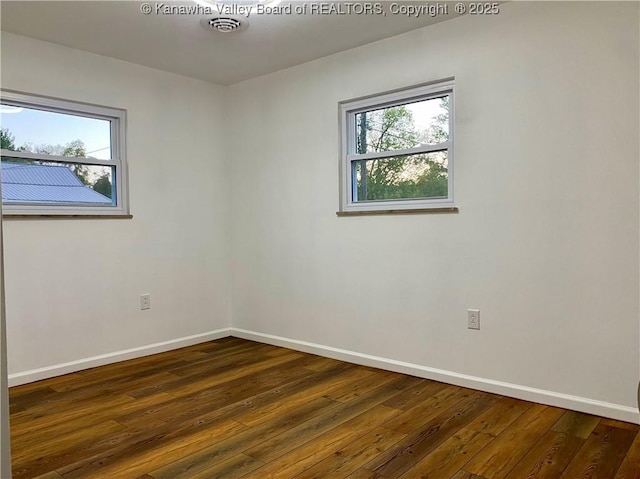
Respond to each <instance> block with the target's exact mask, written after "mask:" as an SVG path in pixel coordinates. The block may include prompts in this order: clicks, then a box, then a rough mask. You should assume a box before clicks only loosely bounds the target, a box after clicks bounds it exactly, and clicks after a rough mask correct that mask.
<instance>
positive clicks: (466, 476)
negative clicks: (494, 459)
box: [451, 471, 487, 479]
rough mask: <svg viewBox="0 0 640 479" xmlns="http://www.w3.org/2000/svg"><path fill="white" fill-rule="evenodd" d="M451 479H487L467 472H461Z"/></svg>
mask: <svg viewBox="0 0 640 479" xmlns="http://www.w3.org/2000/svg"><path fill="white" fill-rule="evenodd" d="M451 479H487V478H486V477H482V476H478V475H477V474H472V473H470V472H467V471H460V472H458V473H457V474H456V475H454V476H452V477H451Z"/></svg>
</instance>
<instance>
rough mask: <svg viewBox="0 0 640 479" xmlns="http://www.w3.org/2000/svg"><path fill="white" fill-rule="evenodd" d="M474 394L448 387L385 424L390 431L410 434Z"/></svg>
mask: <svg viewBox="0 0 640 479" xmlns="http://www.w3.org/2000/svg"><path fill="white" fill-rule="evenodd" d="M472 394H473V393H472V392H471V391H469V390H467V389H462V388H458V387H455V386H447V387H445V388H444V389H442V390H440V391H438V392H437V393H436V394H434V395H433V396H429V397H425V398H423V400H422V401H421V402H419V403H418V404H417V405H416V406H414V407H412V408H411V409H408V410H406V411H404V412H403V413H402V414H398V415H397V416H396V417H394V418H393V419H392V420H390V421H389V422H387V423H386V424H385V426H386V427H388V428H389V429H393V430H394V431H399V432H404V433H406V434H409V433H411V432H413V431H415V430H417V429H419V428H421V427H422V426H424V425H425V424H427V423H428V422H429V421H430V420H431V419H433V418H434V417H437V416H438V415H439V414H441V413H442V412H443V411H446V410H447V409H449V408H450V407H451V406H453V405H455V404H456V403H459V402H461V401H463V400H465V399H467V398H468V397H469V396H471V395H472Z"/></svg>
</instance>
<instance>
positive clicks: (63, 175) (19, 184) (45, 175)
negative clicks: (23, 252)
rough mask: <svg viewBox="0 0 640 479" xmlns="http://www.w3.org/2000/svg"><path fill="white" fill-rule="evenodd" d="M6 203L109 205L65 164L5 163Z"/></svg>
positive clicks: (3, 169)
mask: <svg viewBox="0 0 640 479" xmlns="http://www.w3.org/2000/svg"><path fill="white" fill-rule="evenodd" d="M2 202H3V203H48V204H56V203H82V204H85V205H110V204H112V203H111V200H110V199H109V198H107V197H106V196H104V195H103V194H100V193H98V192H97V191H94V190H92V189H91V188H89V187H88V186H86V185H85V184H84V183H82V181H80V178H78V177H77V176H76V175H75V174H74V173H73V172H72V171H71V170H70V169H69V168H67V167H66V166H54V165H29V164H22V163H8V162H4V161H3V162H2Z"/></svg>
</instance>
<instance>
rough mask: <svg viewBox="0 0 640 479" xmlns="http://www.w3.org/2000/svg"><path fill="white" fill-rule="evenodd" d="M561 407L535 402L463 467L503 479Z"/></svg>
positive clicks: (548, 426)
mask: <svg viewBox="0 0 640 479" xmlns="http://www.w3.org/2000/svg"><path fill="white" fill-rule="evenodd" d="M563 412H564V411H563V410H562V409H557V408H552V407H549V406H542V405H538V404H535V405H533V406H532V407H531V408H529V409H528V410H527V411H526V412H525V413H524V414H523V415H522V416H520V417H519V418H518V419H517V420H516V421H514V422H513V423H511V425H510V426H508V427H507V428H506V429H505V430H504V431H503V432H502V434H500V435H499V436H498V437H497V438H496V439H495V440H494V441H492V442H491V443H490V444H489V445H488V446H487V447H486V448H485V449H484V450H483V451H482V454H479V455H477V456H476V457H474V458H473V459H471V461H469V463H467V465H465V467H464V470H465V471H467V472H471V473H473V474H477V475H478V476H482V477H485V478H486V479H503V478H504V477H506V476H507V474H509V472H510V471H511V469H513V468H514V467H515V465H516V464H517V463H518V461H520V459H521V458H522V456H524V455H525V454H526V453H527V452H528V451H529V450H530V449H531V448H532V447H533V446H534V444H535V443H536V442H538V440H540V438H541V437H542V436H543V435H544V434H545V433H546V432H547V431H548V430H549V429H550V428H551V426H552V425H553V424H555V423H556V421H557V420H558V419H559V418H560V416H561V415H562V414H563Z"/></svg>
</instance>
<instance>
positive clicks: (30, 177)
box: [0, 91, 129, 215]
mask: <svg viewBox="0 0 640 479" xmlns="http://www.w3.org/2000/svg"><path fill="white" fill-rule="evenodd" d="M125 116H126V112H125V111H124V110H120V109H116V108H107V107H102V106H95V105H88V104H84V103H77V102H72V101H66V100H57V99H53V98H47V97H40V96H35V95H27V94H22V93H16V92H10V91H2V98H1V101H0V119H1V130H0V140H1V142H2V145H1V146H2V205H3V210H4V213H5V214H9V215H11V214H20V215H23V214H26V215H127V214H128V213H129V212H128V205H127V175H126V162H125V138H124V136H125Z"/></svg>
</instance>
